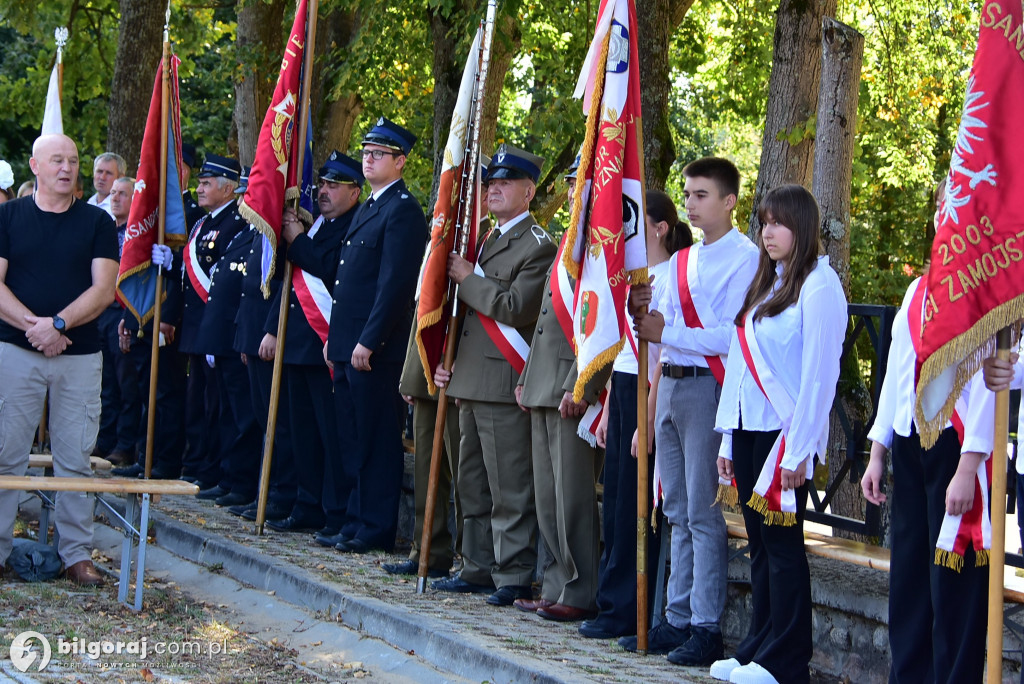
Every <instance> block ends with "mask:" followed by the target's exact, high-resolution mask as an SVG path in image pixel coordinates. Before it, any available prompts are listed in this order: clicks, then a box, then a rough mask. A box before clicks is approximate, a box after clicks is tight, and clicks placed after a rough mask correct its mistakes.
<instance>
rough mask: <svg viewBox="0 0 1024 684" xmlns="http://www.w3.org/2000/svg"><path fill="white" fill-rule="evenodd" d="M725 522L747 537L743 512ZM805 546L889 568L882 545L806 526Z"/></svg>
mask: <svg viewBox="0 0 1024 684" xmlns="http://www.w3.org/2000/svg"><path fill="white" fill-rule="evenodd" d="M725 524H726V527H727V528H728V530H729V536H730V537H733V538H736V539H746V538H747V529H746V526H745V525H744V524H743V516H742V515H740V514H739V513H725ZM804 549H805V550H806V551H807V553H809V554H811V555H812V556H820V557H822V558H830V559H832V560H838V561H843V562H844V563H853V564H854V565H860V566H863V567H865V568H871V569H873V570H882V571H884V572H889V549H883V548H882V547H881V546H874V545H872V544H865V543H864V542H859V541H854V540H852V539H842V538H840V537H833V536H831V535H827V534H821V533H820V532H811V531H808V530H804ZM1003 600H1004V601H1006V602H1007V603H1024V591H1022V590H1020V589H1018V588H1015V587H1005V586H1004V587H1003Z"/></svg>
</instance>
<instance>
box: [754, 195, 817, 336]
mask: <svg viewBox="0 0 1024 684" xmlns="http://www.w3.org/2000/svg"><path fill="white" fill-rule="evenodd" d="M757 217H758V219H759V220H760V221H761V225H764V224H765V223H769V222H775V223H781V224H782V225H784V226H786V227H787V228H789V230H790V231H791V232H792V233H793V249H792V251H791V252H790V255H789V259H788V261H787V262H786V267H785V268H784V269H783V271H782V282H781V283H780V284H779V287H778V289H777V290H775V292H772V285H773V284H774V283H775V278H776V273H775V261H774V260H773V259H772V258H771V257H770V256H768V251H767V250H766V249H765V248H764V244H763V243H761V244H759V245H758V251H759V252H760V258H759V260H758V262H757V273H756V274H755V275H754V280H753V282H751V283H750V287H749V288H748V289H747V296H746V298H745V299H744V300H743V307H742V308H741V309H740V312H739V314H737V315H736V321H735V322H736V325H743V319H744V318H746V315H747V312H749V311H750V310H751V309H752V308H754V307H755V306H757V311H756V312H755V313H754V320H755V321H757V320H760V319H762V318H764V317H766V316H767V317H769V318H770V317H772V316H777V315H779V314H780V313H782V312H783V311H785V310H786V309H788V308H789V307H791V306H793V304H795V303H796V301H797V299H799V297H800V288H802V287H803V285H804V281H805V280H807V276H808V275H809V274H810V272H811V271H813V270H814V265H815V262H816V261H817V259H818V255H819V254H820V253H821V237H820V234H819V226H820V224H821V215H820V213H819V211H818V202H817V201H816V200H815V199H814V195H812V194H811V193H810V191H809V190H807V188H805V187H803V186H802V185H780V186H779V187H777V188H773V189H772V190H770V191H769V192H768V194H767V195H765V196H764V199H763V200H761V206H760V207H758V209H757ZM762 300H764V301H762ZM758 304H760V305H758Z"/></svg>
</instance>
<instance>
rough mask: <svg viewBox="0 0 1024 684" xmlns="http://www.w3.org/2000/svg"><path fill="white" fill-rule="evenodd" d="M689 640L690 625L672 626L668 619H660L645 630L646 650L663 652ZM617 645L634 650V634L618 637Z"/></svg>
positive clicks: (657, 652)
mask: <svg viewBox="0 0 1024 684" xmlns="http://www.w3.org/2000/svg"><path fill="white" fill-rule="evenodd" d="M689 640H690V626H689V625H687V626H686V627H684V628H683V629H679V628H678V627H673V626H672V624H671V623H670V622H669V621H668V620H662V621H661V622H659V623H658V624H656V625H655V626H654V627H652V628H651V630H650V631H649V632H647V652H648V653H656V654H665V653H668V652H669V651H671V650H673V649H676V648H679V647H680V646H682V645H683V644H685V643H686V642H687V641H689ZM619 646H622V648H624V649H626V650H627V651H630V652H633V653H635V652H636V636H625V637H622V638H621V639H619Z"/></svg>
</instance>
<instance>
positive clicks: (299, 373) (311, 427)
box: [284, 364, 352, 530]
mask: <svg viewBox="0 0 1024 684" xmlns="http://www.w3.org/2000/svg"><path fill="white" fill-rule="evenodd" d="M284 372H285V375H287V376H288V406H287V409H288V422H289V425H290V426H291V434H292V451H293V452H294V454H295V476H296V492H295V504H294V506H292V515H293V516H294V517H296V518H297V519H299V520H308V521H312V522H313V523H314V524H315V522H316V521H322V524H323V525H324V526H325V527H329V528H332V529H336V530H340V529H341V528H342V527H343V526H344V524H345V509H346V507H347V505H348V499H349V496H351V494H352V487H351V485H350V480H349V479H348V478H346V477H344V473H343V472H341V471H342V468H341V456H340V454H339V453H338V426H337V420H336V419H335V415H334V381H333V380H331V373H330V371H329V370H328V369H327V366H325V365H323V364H320V365H317V366H306V365H291V364H287V365H285V367H284ZM328 463H330V464H331V467H332V471H331V476H330V477H327V476H326V474H325V473H326V464H328ZM334 469H336V470H337V472H335V470H334ZM329 483H330V486H328V484H329Z"/></svg>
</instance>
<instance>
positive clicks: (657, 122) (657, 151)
mask: <svg viewBox="0 0 1024 684" xmlns="http://www.w3.org/2000/svg"><path fill="white" fill-rule="evenodd" d="M693 3H694V0H651V1H650V2H641V3H637V6H636V20H637V24H638V25H637V51H638V53H639V57H640V107H641V110H642V111H643V135H644V150H643V152H644V159H643V162H644V177H645V181H646V184H647V189H648V190H663V189H664V188H665V180H666V179H667V178H668V174H669V171H671V170H672V164H673V163H675V160H676V148H675V145H673V143H672V127H671V125H670V122H669V115H668V109H669V107H668V103H669V96H670V94H671V92H672V88H671V83H670V81H669V75H670V71H671V69H670V67H669V63H668V44H669V38H670V37H671V36H672V33H674V32H675V30H676V27H677V26H679V23H680V22H681V21H682V20H683V17H684V16H686V12H687V10H689V9H690V7H691V6H693Z"/></svg>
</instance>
